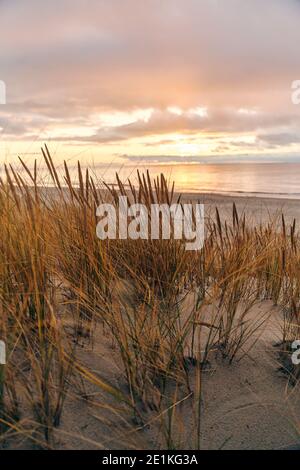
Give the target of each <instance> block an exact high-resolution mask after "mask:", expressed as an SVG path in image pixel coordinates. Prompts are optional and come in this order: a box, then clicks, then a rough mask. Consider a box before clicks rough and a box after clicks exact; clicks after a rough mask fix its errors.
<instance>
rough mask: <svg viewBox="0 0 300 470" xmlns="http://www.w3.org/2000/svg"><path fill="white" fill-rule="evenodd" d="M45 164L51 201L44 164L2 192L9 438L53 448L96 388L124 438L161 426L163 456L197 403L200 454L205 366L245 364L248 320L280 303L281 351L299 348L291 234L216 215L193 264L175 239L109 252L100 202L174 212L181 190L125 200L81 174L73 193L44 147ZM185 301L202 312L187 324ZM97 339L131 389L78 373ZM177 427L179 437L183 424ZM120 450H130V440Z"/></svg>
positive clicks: (191, 313) (5, 429) (0, 376)
mask: <svg viewBox="0 0 300 470" xmlns="http://www.w3.org/2000/svg"><path fill="white" fill-rule="evenodd" d="M43 155H44V159H45V162H46V165H47V168H48V171H49V174H50V176H51V178H52V184H53V186H54V187H55V189H56V190H55V191H53V190H51V191H48V190H47V188H42V187H40V186H39V185H38V183H37V181H38V174H37V173H38V171H37V165H36V164H35V166H34V169H33V171H32V172H31V171H30V170H29V169H28V167H27V166H26V165H25V164H24V163H23V162H22V165H23V168H24V171H25V174H26V179H24V177H22V176H21V174H18V173H17V172H16V171H15V170H14V168H12V167H10V168H5V171H6V178H5V179H4V180H3V181H1V187H0V218H1V228H2V230H1V239H0V244H1V249H0V310H1V315H0V339H2V340H4V341H5V343H6V345H7V364H6V365H5V366H3V367H2V368H1V370H0V411H1V415H0V416H1V423H2V426H1V432H2V433H3V436H6V435H10V434H11V433H12V432H14V433H15V434H16V435H17V434H21V435H25V436H26V437H27V438H29V439H31V440H32V442H34V443H35V444H36V445H40V446H45V447H50V448H53V447H55V446H56V441H55V439H54V437H53V430H54V429H55V428H59V426H60V422H61V417H62V415H63V412H64V404H65V402H66V399H68V398H69V397H71V396H72V395H73V394H76V393H77V392H76V387H77V388H78V389H79V388H80V387H79V384H81V385H82V384H85V383H89V384H92V385H93V386H94V387H96V388H98V389H99V390H101V394H102V397H103V406H104V403H105V397H106V396H107V397H109V400H112V401H110V403H113V404H110V405H109V407H111V413H112V415H116V414H117V415H118V416H120V419H121V420H124V429H125V428H126V433H127V434H128V433H129V434H130V433H131V434H132V435H133V434H134V433H136V432H137V431H138V430H139V429H143V428H144V427H145V426H146V425H147V424H149V422H151V421H155V422H157V423H160V425H159V426H158V429H159V430H160V433H161V439H160V442H162V444H160V445H162V446H165V447H167V448H174V447H180V446H182V442H179V441H178V440H177V438H176V437H174V435H173V431H174V427H175V425H174V421H176V410H177V407H178V406H180V403H181V402H182V401H184V400H191V401H192V402H193V407H194V411H195V430H194V434H193V439H192V440H193V446H195V448H196V447H197V446H199V445H200V443H199V442H200V441H199V434H200V430H199V427H200V424H199V423H200V420H201V416H200V415H201V410H200V408H201V407H200V396H201V370H202V367H203V365H205V364H206V362H207V360H208V359H209V355H210V354H212V353H213V352H214V353H215V352H216V351H217V352H218V353H220V354H221V356H222V357H223V359H224V360H225V361H228V362H229V363H231V362H232V361H234V360H237V359H241V358H242V357H243V355H244V354H245V351H246V350H247V348H248V349H249V348H250V347H251V345H252V344H253V343H254V342H255V332H256V331H257V329H258V328H259V326H260V325H261V324H262V323H263V322H264V321H265V318H259V319H258V320H257V321H253V320H251V321H250V320H249V318H248V312H249V310H250V309H251V307H252V306H253V305H254V304H255V302H257V301H259V300H261V299H271V300H272V301H273V302H274V304H275V305H280V306H282V308H283V310H284V312H285V313H284V315H285V321H284V329H283V335H282V344H283V345H284V349H286V350H287V351H289V346H290V344H291V341H293V339H295V338H297V336H298V335H299V323H300V315H299V311H300V300H299V299H300V296H299V293H300V270H299V262H300V249H299V237H298V233H297V230H296V225H295V222H294V223H293V224H292V225H291V226H290V227H288V226H286V223H285V220H284V217H283V216H282V222H281V226H280V227H278V223H277V221H274V222H273V223H271V222H270V223H269V224H267V225H266V226H254V225H253V224H252V223H251V221H250V222H248V221H247V218H246V215H243V216H242V217H241V216H240V215H239V214H238V212H237V209H236V207H235V205H233V211H232V219H231V220H227V221H225V220H224V221H221V217H220V214H219V212H218V209H216V214H215V217H213V218H209V219H207V220H206V237H205V244H204V247H203V250H201V251H200V252H189V251H186V250H185V246H184V242H183V241H181V240H174V239H173V238H172V237H171V239H170V240H150V241H146V240H106V241H101V240H99V239H98V238H97V237H96V224H97V218H96V207H97V206H98V205H99V203H100V202H101V201H102V200H103V198H105V199H107V198H110V199H111V200H112V201H113V202H114V204H116V205H117V204H118V195H119V194H121V195H124V196H127V197H128V198H129V200H131V201H134V202H142V203H144V204H146V206H150V204H151V203H153V202H158V203H167V204H171V203H172V202H175V195H174V186H173V187H172V188H169V187H168V185H167V182H166V179H165V178H164V176H163V175H161V178H159V179H157V180H154V181H151V179H150V175H149V174H148V173H147V174H145V175H143V174H142V175H141V174H138V185H137V186H134V185H133V184H131V183H130V187H129V189H128V190H127V189H125V188H124V185H123V184H122V182H121V181H120V180H119V179H118V185H117V187H114V188H111V187H106V188H105V186H104V185H103V184H102V183H100V182H97V181H95V180H94V179H93V178H92V177H91V176H90V174H89V172H88V171H86V172H85V174H84V172H83V171H82V169H81V167H80V165H79V164H78V181H79V184H78V185H76V184H74V183H73V182H72V180H71V176H70V173H69V170H68V167H67V165H66V164H65V168H64V175H63V177H61V176H59V175H58V172H57V170H56V168H55V166H54V163H53V160H52V159H51V156H50V154H49V151H48V149H47V147H45V149H43ZM176 202H178V201H177V200H176ZM189 295H192V296H193V299H194V301H193V305H192V308H190V309H189V310H188V311H187V310H186V309H185V308H184V302H185V299H186V298H187V296H189ZM208 307H210V308H211V310H210V311H211V315H210V317H209V318H208V317H207V314H205V311H206V309H207V308H208ZM70 325H71V330H70V328H69V327H70ZM95 328H102V331H103V335H106V336H107V335H108V336H109V338H111V341H112V343H113V344H114V347H115V348H117V352H118V355H119V358H120V363H121V364H122V367H121V368H122V371H123V374H124V380H125V383H126V387H125V388H124V387H123V388H122V387H119V388H118V387H116V386H115V385H113V384H111V383H109V382H108V381H107V380H104V379H103V378H102V377H101V376H99V374H96V373H95V372H94V371H93V370H89V369H88V368H87V367H86V366H84V365H83V364H82V363H81V362H80V360H79V358H78V348H82V347H83V346H84V344H85V342H84V341H85V339H86V340H87V341H90V342H93V341H95V339H94V331H95ZM203 331H204V332H205V335H204V337H205V340H201V347H200V349H199V347H197V346H196V343H197V338H198V339H199V337H200V336H201V335H202V333H203ZM97 338H98V340H99V336H97ZM198 344H199V341H198ZM187 351H188V353H187ZM191 374H195V375H196V383H197V387H196V390H195V391H194V392H192V391H191V389H190V377H191ZM82 386H83V387H84V385H82ZM70 389H72V390H70ZM78 394H79V392H78ZM149 410H152V411H151V412H152V415H150V411H149ZM24 416H26V417H28V419H27V424H26V425H24V426H23V421H22V420H23V419H24ZM132 418H133V419H132ZM125 422H126V425H125ZM128 423H130V424H128ZM128 426H129V428H130V431H128ZM178 426H179V429H181V431H182V426H184V424H183V423H177V425H176V427H178ZM185 431H186V430H185ZM118 439H119V440H120V442H121V440H122V439H124V442H125V439H126V437H125V432H124V436H123V437H122V436H121V435H119V437H118ZM99 445H101V443H99Z"/></svg>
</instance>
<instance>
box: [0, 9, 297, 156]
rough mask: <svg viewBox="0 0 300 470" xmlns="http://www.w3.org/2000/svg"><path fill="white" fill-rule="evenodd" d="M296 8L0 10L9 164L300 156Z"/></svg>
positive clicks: (2, 145)
mask: <svg viewBox="0 0 300 470" xmlns="http://www.w3.org/2000/svg"><path fill="white" fill-rule="evenodd" d="M299 24H300V1H299V0H263V1H262V0H143V1H141V0H89V1H83V0H43V1H40V0H0V80H2V81H4V82H5V84H6V95H7V96H6V104H5V105H0V160H1V161H3V160H6V161H7V160H11V159H14V158H16V156H17V155H18V154H21V155H22V156H24V159H25V160H27V161H31V160H32V159H33V158H35V155H36V154H38V153H39V148H40V147H41V145H42V144H43V143H44V142H46V143H48V145H49V148H50V150H51V152H52V153H53V155H54V156H55V158H56V159H58V160H60V159H61V160H63V159H64V158H66V159H69V160H70V161H71V160H72V159H75V160H76V159H80V160H81V161H83V162H89V161H93V162H96V163H108V162H112V161H117V162H134V161H136V160H138V159H143V161H148V162H149V163H151V162H152V163H153V162H160V163H161V162H176V163H178V162H179V163H180V162H181V161H186V162H190V163H193V162H195V161H207V160H210V161H222V159H224V158H225V159H226V157H227V156H229V157H230V158H232V156H235V159H236V161H245V160H247V159H248V160H249V159H251V158H256V159H260V158H261V159H262V160H263V159H264V158H267V159H271V160H272V159H274V160H275V161H276V160H278V158H281V159H282V158H283V159H287V160H288V159H289V158H292V159H293V158H297V156H298V155H299V156H300V105H298V106H297V105H295V104H293V103H292V101H291V84H292V82H293V81H294V80H297V79H300V27H299Z"/></svg>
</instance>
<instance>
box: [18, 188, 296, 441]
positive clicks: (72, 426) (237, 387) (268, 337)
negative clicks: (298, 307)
mask: <svg viewBox="0 0 300 470" xmlns="http://www.w3.org/2000/svg"><path fill="white" fill-rule="evenodd" d="M183 199H184V201H188V200H192V201H200V202H202V203H204V204H205V211H206V214H212V213H213V211H214V210H215V207H216V206H217V207H218V209H219V211H220V214H221V217H223V218H229V219H230V218H231V214H232V203H233V202H235V204H236V206H237V210H238V212H239V213H240V214H242V213H243V212H244V211H245V212H246V213H247V217H248V218H249V219H250V220H252V221H253V222H255V223H265V222H267V221H268V220H270V219H273V218H274V217H278V216H280V214H281V212H283V213H284V215H285V217H286V220H287V222H292V221H293V219H294V218H296V220H298V221H300V201H298V200H283V199H268V198H263V199H262V198H255V197H231V196H224V195H212V194H197V195H195V194H185V195H184V196H183ZM187 308H188V307H187ZM249 315H251V316H252V317H253V319H257V318H262V317H266V318H267V319H266V322H264V324H263V325H262V326H261V327H260V329H259V330H258V331H257V332H256V336H257V337H256V342H255V344H251V345H250V344H247V345H245V348H244V353H245V355H244V357H243V358H242V360H241V361H239V362H234V363H233V364H228V363H226V362H225V361H223V360H222V359H220V358H218V357H214V358H212V359H211V360H210V366H209V368H207V369H205V370H204V371H203V372H202V374H201V396H202V398H201V422H200V448H202V449H285V448H289V447H298V446H299V448H300V394H299V386H296V387H292V386H291V385H290V384H289V383H288V377H287V375H285V374H283V373H282V372H280V370H279V368H280V365H281V364H280V362H279V356H278V349H276V347H275V344H276V343H277V342H278V341H279V339H280V337H281V335H280V332H281V329H282V326H283V313H282V311H281V310H280V309H279V308H278V307H274V306H273V305H272V303H271V302H270V301H260V302H257V303H256V304H255V306H254V307H253V308H252V309H251V311H250V313H249ZM251 341H252V343H253V340H252V339H251ZM250 346H252V347H250ZM79 357H80V360H81V362H82V364H83V365H84V366H86V367H87V368H88V369H89V370H91V371H92V372H93V373H94V374H96V375H98V376H99V377H101V378H102V379H105V380H106V381H107V382H108V383H110V384H112V385H114V386H116V387H119V388H120V389H122V388H123V389H124V384H125V380H124V377H123V374H122V366H121V361H120V357H119V354H118V352H117V348H116V346H115V345H114V344H113V343H112V341H111V339H110V336H109V334H108V332H107V331H105V330H103V328H102V327H101V326H98V327H97V329H96V331H95V335H94V338H93V342H92V343H87V344H85V347H84V348H82V350H81V351H80V354H79ZM194 369H196V368H194ZM190 381H191V389H192V390H194V389H195V386H196V385H195V382H196V372H195V370H193V368H192V367H191V370H190ZM76 386H78V384H77V385H76ZM72 387H73V386H72ZM72 387H71V392H72ZM82 395H86V396H87V397H88V398H87V399H82V400H78V398H76V399H75V400H74V399H72V394H71V397H69V398H68V399H67V401H66V405H65V409H64V413H63V418H62V423H61V426H60V428H59V429H57V431H56V442H57V444H56V448H60V449H66V448H73V449H97V448H105V449H116V448H123V449H124V448H143V449H153V448H154V449H155V448H157V446H158V443H157V441H156V438H157V431H158V425H157V424H156V423H155V422H154V424H152V425H149V426H146V427H145V428H143V429H142V430H141V431H140V432H138V433H134V434H131V431H130V417H128V416H127V417H126V419H127V420H128V423H129V424H128V432H126V427H127V425H126V424H125V421H124V417H123V415H122V410H120V414H118V413H115V414H112V413H111V409H110V406H112V407H113V406H114V402H113V400H107V398H105V399H104V396H102V394H101V393H100V392H99V388H98V387H96V386H92V385H91V386H90V387H89V389H88V390H83V391H82ZM179 413H180V419H181V420H182V421H183V423H184V426H183V427H182V429H184V432H185V435H183V434H182V435H180V433H181V430H180V429H181V428H180V427H179V430H178V434H179V435H180V439H181V442H182V446H183V448H193V446H194V442H193V441H192V434H193V433H192V429H193V427H194V426H195V422H194V414H193V410H192V400H191V399H186V400H185V401H184V402H183V404H182V405H180V407H179ZM153 416H154V415H152V414H151V412H149V416H148V419H149V422H151V421H152V419H153ZM124 435H126V439H125V440H124ZM79 436H80V437H79ZM19 445H20V448H28V444H26V443H25V442H23V441H22V440H21V442H20V443H19ZM13 446H14V447H16V441H13Z"/></svg>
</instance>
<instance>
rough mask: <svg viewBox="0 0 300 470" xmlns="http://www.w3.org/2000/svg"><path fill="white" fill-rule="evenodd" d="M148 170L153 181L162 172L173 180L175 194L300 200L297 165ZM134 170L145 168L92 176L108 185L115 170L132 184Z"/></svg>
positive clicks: (187, 166) (100, 171)
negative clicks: (199, 193)
mask: <svg viewBox="0 0 300 470" xmlns="http://www.w3.org/2000/svg"><path fill="white" fill-rule="evenodd" d="M148 168H149V171H150V174H151V176H153V177H155V176H157V175H159V174H160V173H162V172H163V173H164V174H165V175H166V176H167V177H168V178H169V179H170V180H171V181H173V180H174V181H175V183H176V185H175V187H176V188H177V190H179V191H185V192H200V191H202V192H209V193H221V194H222V193H225V194H236V195H237V194H239V195H241V196H242V195H249V194H250V195H253V196H268V197H282V198H297V199H300V163H286V164H282V163H258V164H257V163H251V164H250V163H249V164H246V163H242V164H227V163H226V164H215V165H212V164H201V165H200V164H199V165H198V164H192V165H191V164H185V165H182V164H177V165H151V166H150V167H148ZM137 169H139V170H140V171H145V170H146V169H147V166H145V165H139V166H138V167H137V166H135V167H134V166H125V167H123V168H121V167H118V168H117V167H109V168H107V167H106V168H100V167H97V170H96V173H97V176H99V177H101V176H103V177H104V179H105V180H107V181H109V182H110V183H112V182H114V181H115V177H114V174H115V171H117V170H118V172H119V174H120V176H121V178H122V179H123V181H124V180H126V178H128V177H130V179H131V180H132V182H134V181H135V180H136V170H137Z"/></svg>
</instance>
